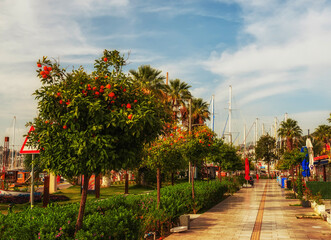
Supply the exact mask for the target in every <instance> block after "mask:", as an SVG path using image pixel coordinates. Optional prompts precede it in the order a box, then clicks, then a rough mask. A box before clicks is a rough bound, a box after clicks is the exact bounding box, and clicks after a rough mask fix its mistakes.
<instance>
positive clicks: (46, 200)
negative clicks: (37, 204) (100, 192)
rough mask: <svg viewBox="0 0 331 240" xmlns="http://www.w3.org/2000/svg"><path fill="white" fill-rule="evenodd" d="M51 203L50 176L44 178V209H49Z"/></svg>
mask: <svg viewBox="0 0 331 240" xmlns="http://www.w3.org/2000/svg"><path fill="white" fill-rule="evenodd" d="M48 203H49V176H45V177H44V196H43V207H47V205H48Z"/></svg>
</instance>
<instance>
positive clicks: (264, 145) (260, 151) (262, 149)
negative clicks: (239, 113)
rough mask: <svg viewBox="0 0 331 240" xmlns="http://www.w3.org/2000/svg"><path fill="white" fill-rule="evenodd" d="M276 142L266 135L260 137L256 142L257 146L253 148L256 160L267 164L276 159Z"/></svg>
mask: <svg viewBox="0 0 331 240" xmlns="http://www.w3.org/2000/svg"><path fill="white" fill-rule="evenodd" d="M275 148H276V140H275V138H273V137H271V136H269V135H268V134H267V135H263V136H261V137H260V139H259V141H257V146H256V148H255V154H256V157H257V158H260V159H262V160H263V161H265V162H267V163H269V162H270V161H272V160H274V159H275V158H276V155H275V153H274V152H275Z"/></svg>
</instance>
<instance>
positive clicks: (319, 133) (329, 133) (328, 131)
mask: <svg viewBox="0 0 331 240" xmlns="http://www.w3.org/2000/svg"><path fill="white" fill-rule="evenodd" d="M312 135H313V136H314V137H315V138H316V139H318V140H320V141H322V142H324V143H328V142H329V139H330V137H331V126H328V125H325V124H322V125H319V126H318V127H317V128H316V129H315V132H314V133H313V134H312Z"/></svg>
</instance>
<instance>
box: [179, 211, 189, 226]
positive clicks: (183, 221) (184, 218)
mask: <svg viewBox="0 0 331 240" xmlns="http://www.w3.org/2000/svg"><path fill="white" fill-rule="evenodd" d="M179 225H180V226H187V229H190V215H188V214H186V215H181V216H180V217H179Z"/></svg>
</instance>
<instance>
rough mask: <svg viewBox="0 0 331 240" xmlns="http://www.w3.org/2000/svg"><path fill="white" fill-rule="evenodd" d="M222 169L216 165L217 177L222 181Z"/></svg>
mask: <svg viewBox="0 0 331 240" xmlns="http://www.w3.org/2000/svg"><path fill="white" fill-rule="evenodd" d="M221 172H222V169H221V167H218V179H219V180H220V182H221V181H222V175H221Z"/></svg>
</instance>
